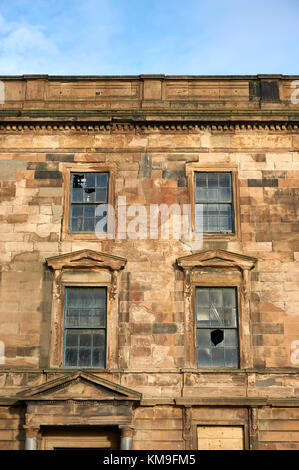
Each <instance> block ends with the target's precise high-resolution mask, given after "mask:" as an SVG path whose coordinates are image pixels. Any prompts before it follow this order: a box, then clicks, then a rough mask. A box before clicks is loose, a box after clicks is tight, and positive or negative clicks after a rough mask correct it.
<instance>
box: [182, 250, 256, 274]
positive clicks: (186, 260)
mask: <svg viewBox="0 0 299 470" xmlns="http://www.w3.org/2000/svg"><path fill="white" fill-rule="evenodd" d="M256 262H257V259H256V258H253V257H252V256H246V255H241V254H239V253H232V252H229V251H225V250H220V249H217V250H209V251H200V252H198V253H193V254H192V255H187V256H182V257H181V258H178V259H177V265H178V266H179V267H181V268H183V269H184V270H187V271H190V270H191V269H193V268H202V267H214V268H226V269H227V268H232V267H233V268H238V269H240V270H242V271H243V270H251V269H253V268H254V266H255V264H256Z"/></svg>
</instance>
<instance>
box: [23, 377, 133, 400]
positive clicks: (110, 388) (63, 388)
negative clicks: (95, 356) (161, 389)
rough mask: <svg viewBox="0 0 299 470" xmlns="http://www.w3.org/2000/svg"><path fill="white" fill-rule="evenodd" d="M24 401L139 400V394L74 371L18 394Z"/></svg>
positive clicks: (99, 378)
mask: <svg viewBox="0 0 299 470" xmlns="http://www.w3.org/2000/svg"><path fill="white" fill-rule="evenodd" d="M18 395H19V396H20V398H21V399H22V400H25V401H36V400H38V401H43V400H46V401H48V400H51V401H52V400H54V401H55V400H59V401H61V400H79V401H80V400H95V401H99V400H105V401H106V400H119V401H123V400H125V401H140V399H141V394H140V393H138V392H136V391H134V390H130V389H128V388H125V387H122V386H121V385H118V384H115V383H113V382H110V381H108V380H106V379H103V378H101V377H97V376H95V375H92V374H88V373H86V372H82V371H79V372H76V373H74V374H72V375H66V376H63V377H60V378H58V379H55V380H52V381H50V382H47V383H46V384H43V385H40V386H38V387H33V388H31V389H27V390H24V391H22V392H19V394H18Z"/></svg>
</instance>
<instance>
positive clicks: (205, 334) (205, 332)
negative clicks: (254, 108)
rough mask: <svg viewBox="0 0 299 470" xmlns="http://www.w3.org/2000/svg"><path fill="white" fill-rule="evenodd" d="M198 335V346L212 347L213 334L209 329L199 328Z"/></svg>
mask: <svg viewBox="0 0 299 470" xmlns="http://www.w3.org/2000/svg"><path fill="white" fill-rule="evenodd" d="M196 336H197V347H198V348H200V349H202V348H210V347H211V339H210V338H211V335H210V330H209V329H198V330H197V332H196Z"/></svg>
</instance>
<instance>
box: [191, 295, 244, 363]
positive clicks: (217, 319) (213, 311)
mask: <svg viewBox="0 0 299 470" xmlns="http://www.w3.org/2000/svg"><path fill="white" fill-rule="evenodd" d="M238 336H239V335H238V321H237V292H236V288H234V287H196V342H197V362H198V367H239V338H238Z"/></svg>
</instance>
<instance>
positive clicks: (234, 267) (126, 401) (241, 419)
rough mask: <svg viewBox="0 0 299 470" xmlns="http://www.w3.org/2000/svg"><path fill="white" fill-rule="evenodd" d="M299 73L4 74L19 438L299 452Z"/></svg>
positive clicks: (7, 289)
mask: <svg viewBox="0 0 299 470" xmlns="http://www.w3.org/2000/svg"><path fill="white" fill-rule="evenodd" d="M298 78H299V77H293V76H292V77H290V76H282V75H259V76H231V77H229V76H211V77H201V76H199V77H197V76H163V75H153V76H150V75H144V76H138V77H136V76H132V77H131V76H130V77H54V76H43V75H37V76H31V75H27V76H18V77H12V76H10V77H4V76H2V77H0V80H1V82H0V84H1V93H2V95H3V96H2V95H1V96H2V98H3V99H2V101H1V104H0V232H1V238H0V257H1V259H0V267H1V282H0V341H1V343H0V349H1V353H0V356H1V358H0V359H1V365H0V448H1V449H25V448H27V449H35V448H37V449H56V448H69V447H71V448H78V447H82V446H83V447H86V448H106V449H107V448H111V449H118V448H120V447H121V448H132V449H173V450H184V449H217V448H218V449H242V448H245V449H299V397H298V391H299V377H298V365H299V321H298V313H299V279H298V274H299V236H298V234H299V220H298V216H299V214H298V194H299V153H298V151H299V132H298V130H299V127H298V125H299V124H298V117H299V112H298V109H299V104H298V101H299V100H298V99H297V95H296V80H298ZM297 83H298V82H297ZM1 96H0V98H1ZM105 204H106V206H105ZM103 205H104V206H103ZM161 205H163V206H161ZM103 208H105V211H103V210H102V209H103ZM185 209H186V211H185ZM178 210H179V211H180V210H182V212H181V215H182V217H181V219H180V214H179V213H175V211H178ZM167 211H169V217H168V216H167ZM184 211H185V212H184ZM159 213H160V217H158V216H159ZM169 219H170V220H169ZM157 221H159V224H158V225H157ZM168 222H170V223H169V224H168ZM171 222H174V224H173V225H172V223H171ZM185 222H186V224H185ZM187 222H188V223H189V222H190V224H188V223H187ZM184 224H185V225H186V227H187V229H186V230H182V231H181V232H180V233H177V232H178V229H181V227H182V226H183V225H184ZM186 227H185V228H186ZM168 229H169V230H168ZM190 231H192V232H193V234H194V236H193V237H191V238H190V237H189V235H188V234H189V232H190ZM188 237H189V238H188Z"/></svg>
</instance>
